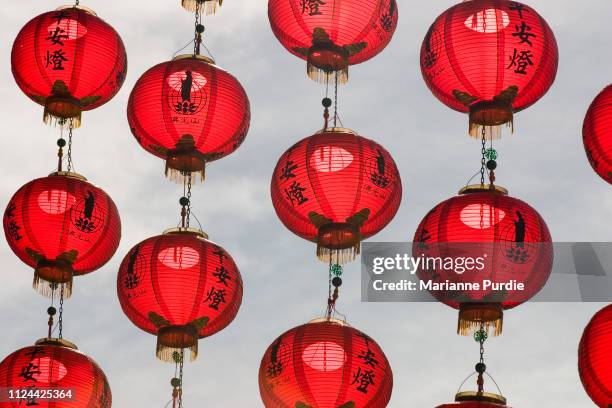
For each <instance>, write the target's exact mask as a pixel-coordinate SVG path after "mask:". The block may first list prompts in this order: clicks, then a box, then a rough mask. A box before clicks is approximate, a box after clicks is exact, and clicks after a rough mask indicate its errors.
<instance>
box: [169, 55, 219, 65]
mask: <svg viewBox="0 0 612 408" xmlns="http://www.w3.org/2000/svg"><path fill="white" fill-rule="evenodd" d="M185 59H196V60H199V61H203V62H205V63H207V64H211V65H215V60H214V59H212V58H210V57H207V56H206V55H200V54H181V55H177V56H176V57H174V58H172V61H179V60H185Z"/></svg>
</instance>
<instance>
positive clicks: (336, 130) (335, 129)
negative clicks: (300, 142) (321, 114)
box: [315, 127, 357, 136]
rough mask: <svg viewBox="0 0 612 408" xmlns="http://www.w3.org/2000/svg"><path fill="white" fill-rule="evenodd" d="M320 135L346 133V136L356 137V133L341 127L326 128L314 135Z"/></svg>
mask: <svg viewBox="0 0 612 408" xmlns="http://www.w3.org/2000/svg"><path fill="white" fill-rule="evenodd" d="M321 133H348V134H351V135H355V136H357V132H355V131H354V130H353V129H349V128H343V127H328V128H325V129H321V130H319V131H318V132H317V133H315V134H317V135H320V134H321Z"/></svg>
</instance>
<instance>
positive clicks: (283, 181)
mask: <svg viewBox="0 0 612 408" xmlns="http://www.w3.org/2000/svg"><path fill="white" fill-rule="evenodd" d="M271 193H272V203H273V204H274V208H275V209H276V213H277V215H278V217H279V218H280V220H281V221H282V222H283V224H284V225H285V226H286V227H287V228H288V229H290V230H291V231H292V232H293V233H295V234H296V235H298V236H300V237H302V238H304V239H307V240H309V241H315V242H316V243H317V256H318V257H319V258H320V259H321V260H323V261H325V262H327V261H329V260H330V259H331V260H332V261H333V262H336V263H344V262H347V261H350V260H352V259H354V258H355V255H356V254H358V253H359V249H360V242H361V240H363V239H366V238H368V237H371V236H372V235H374V234H376V233H377V232H379V231H380V230H382V229H383V228H384V227H385V226H386V225H387V224H389V222H391V220H392V219H393V217H394V216H395V214H396V212H397V210H398V208H399V205H400V202H401V198H402V183H401V180H400V175H399V171H398V169H397V167H396V165H395V162H394V161H393V159H392V158H391V155H390V154H389V152H387V151H386V150H385V149H384V148H383V147H382V146H381V145H379V144H378V143H376V142H374V141H372V140H369V139H366V138H365V137H362V136H359V135H357V134H356V133H355V132H353V131H350V130H348V129H339V128H333V129H326V130H324V131H321V132H319V133H317V134H315V135H313V136H309V137H307V138H305V139H303V140H301V141H299V142H298V143H296V144H295V145H293V146H292V147H291V148H289V150H287V151H286V152H285V153H284V154H283V155H282V156H281V158H280V159H279V161H278V163H277V165H276V168H275V169H274V174H273V176H272V184H271Z"/></svg>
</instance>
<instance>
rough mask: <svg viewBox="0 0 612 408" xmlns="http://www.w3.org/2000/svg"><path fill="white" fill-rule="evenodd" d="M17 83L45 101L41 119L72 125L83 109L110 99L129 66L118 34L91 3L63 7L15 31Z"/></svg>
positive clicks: (13, 57)
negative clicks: (16, 32)
mask: <svg viewBox="0 0 612 408" xmlns="http://www.w3.org/2000/svg"><path fill="white" fill-rule="evenodd" d="M11 67H12V71H13V76H14V77H15V80H16V81H17V85H19V88H21V90H22V91H23V92H24V93H25V94H26V95H27V96H28V97H29V98H30V99H32V100H33V101H34V102H36V103H38V104H40V105H43V106H44V107H45V111H44V120H45V123H49V122H51V121H53V120H55V121H57V123H59V124H64V123H66V122H67V121H68V120H70V122H71V123H72V126H73V127H78V126H79V125H80V122H81V112H82V111H87V110H91V109H95V108H97V107H99V106H101V105H103V104H105V103H106V102H108V101H109V100H110V99H111V98H112V97H113V96H115V94H116V93H117V92H118V91H119V89H120V88H121V86H122V85H123V81H124V80H125V76H126V72H127V55H126V53H125V47H124V45H123V42H122V41H121V37H119V34H117V32H116V31H115V30H114V29H113V28H112V27H111V26H110V25H108V24H107V23H106V22H104V21H103V20H102V19H100V18H99V17H97V16H96V14H95V13H94V12H93V11H92V10H89V9H86V8H83V7H80V6H66V7H61V8H59V9H57V10H55V11H50V12H47V13H43V14H41V15H39V16H38V17H35V18H34V19H33V20H31V21H30V22H29V23H27V24H26V25H25V27H23V28H22V29H21V31H20V32H19V34H18V35H17V38H16V39H15V42H14V44H13V51H12V54H11Z"/></svg>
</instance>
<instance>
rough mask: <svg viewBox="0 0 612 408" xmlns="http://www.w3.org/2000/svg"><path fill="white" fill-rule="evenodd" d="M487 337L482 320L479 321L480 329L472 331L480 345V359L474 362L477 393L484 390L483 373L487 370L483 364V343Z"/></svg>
mask: <svg viewBox="0 0 612 408" xmlns="http://www.w3.org/2000/svg"><path fill="white" fill-rule="evenodd" d="M488 337H489V335H488V333H487V330H486V328H485V324H484V322H480V329H479V330H478V331H477V332H476V333H474V340H476V341H477V342H478V344H479V345H480V359H479V361H478V363H477V364H476V372H477V373H478V379H477V380H476V384H477V386H478V393H480V394H481V393H483V392H484V374H485V372H486V370H487V365H486V364H485V360H484V353H485V348H484V344H485V341H487V338H488Z"/></svg>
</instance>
